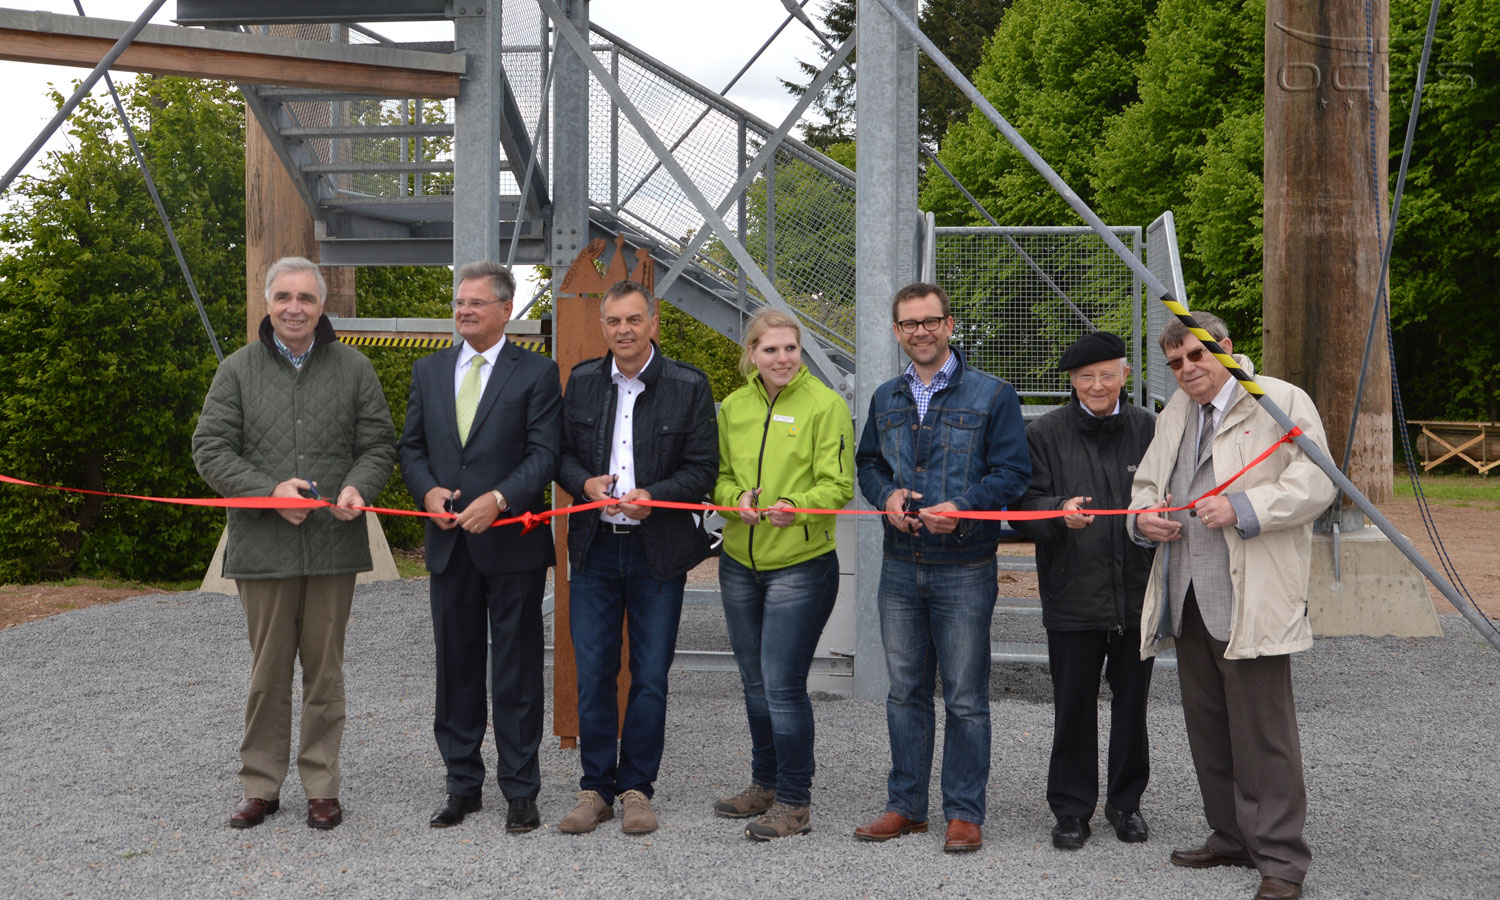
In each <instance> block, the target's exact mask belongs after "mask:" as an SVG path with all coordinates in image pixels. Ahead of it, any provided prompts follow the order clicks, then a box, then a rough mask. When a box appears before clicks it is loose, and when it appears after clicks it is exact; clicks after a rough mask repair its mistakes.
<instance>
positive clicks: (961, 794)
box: [879, 556, 997, 825]
mask: <svg viewBox="0 0 1500 900" xmlns="http://www.w3.org/2000/svg"><path fill="white" fill-rule="evenodd" d="M996 594H997V587H996V569H995V558H994V557H993V556H991V557H990V558H989V559H984V560H980V561H978V562H973V563H960V564H949V565H933V564H928V563H917V562H911V561H908V560H900V559H892V558H890V557H886V558H885V560H884V562H882V563H881V566H880V597H879V605H880V637H881V639H882V641H884V643H885V664H886V668H887V670H888V671H889V673H890V678H891V692H890V695H889V696H887V697H886V701H885V718H886V727H887V728H888V729H889V730H890V739H891V775H890V779H889V782H888V786H887V791H888V794H889V799H888V800H887V802H886V806H885V808H886V811H888V812H894V813H899V814H900V815H902V816H905V817H906V818H908V819H913V820H916V821H919V822H924V821H926V820H927V787H928V782H929V781H930V780H931V775H932V750H933V740H934V733H935V731H936V729H937V713H936V710H935V709H934V706H933V700H932V695H933V687H934V676H935V675H936V674H937V673H938V672H941V673H942V676H943V704H944V707H945V709H946V710H947V715H946V716H945V718H944V723H943V817H944V818H946V819H962V820H964V821H965V822H973V823H974V824H976V825H982V824H984V800H985V797H984V794H985V788H986V786H987V785H988V783H989V779H990V617H991V615H992V614H993V613H994V611H995V596H996Z"/></svg>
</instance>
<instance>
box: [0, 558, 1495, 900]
mask: <svg viewBox="0 0 1500 900" xmlns="http://www.w3.org/2000/svg"><path fill="white" fill-rule="evenodd" d="M1443 620H1444V621H1443V625H1444V629H1445V631H1446V636H1445V637H1444V638H1441V639H1424V640H1405V639H1394V638H1384V639H1369V638H1336V639H1327V640H1322V641H1320V642H1319V643H1318V645H1317V647H1316V648H1315V649H1314V650H1312V651H1310V652H1308V653H1305V654H1301V655H1299V656H1298V657H1297V658H1296V663H1295V672H1296V680H1297V689H1298V693H1299V712H1300V715H1301V719H1302V733H1303V742H1304V753H1305V757H1306V765H1307V776H1308V784H1309V789H1310V792H1311V798H1310V799H1311V804H1310V805H1311V812H1310V816H1309V820H1308V838H1309V840H1310V842H1311V843H1312V846H1313V851H1314V854H1315V858H1314V862H1313V869H1312V872H1311V873H1310V876H1309V880H1308V884H1307V886H1306V891H1305V896H1306V897H1309V898H1313V900H1322V898H1389V897H1421V898H1429V897H1431V898H1449V897H1455V898H1456V897H1465V898H1467V897H1473V898H1494V897H1500V860H1497V854H1500V809H1497V807H1500V766H1497V765H1496V763H1495V761H1494V757H1493V753H1492V750H1493V747H1494V739H1495V737H1496V735H1500V704H1497V700H1500V691H1497V688H1496V680H1497V671H1500V666H1497V662H1500V660H1497V659H1496V656H1495V654H1494V652H1493V651H1492V650H1491V649H1490V648H1489V647H1488V645H1486V644H1484V643H1483V642H1482V641H1481V640H1479V639H1478V637H1477V636H1475V635H1474V633H1473V632H1472V631H1471V630H1470V628H1469V626H1468V625H1467V624H1466V623H1464V622H1463V621H1462V620H1461V619H1459V618H1458V617H1456V616H1444V617H1443ZM243 627H244V626H243V618H242V615H241V613H240V611H239V607H238V604H237V603H236V602H235V601H234V600H233V599H231V598H225V597H222V596H218V595H205V594H198V593H183V594H171V595H156V596H150V597H142V598H139V599H135V600H127V601H124V602H121V603H118V604H115V605H112V606H102V607H95V608H91V609H83V610H78V611H75V612H70V613H65V614H62V615H58V616H53V617H51V618H48V619H45V620H42V621H38V622H34V623H29V624H25V625H21V626H17V627H15V628H10V629H7V630H5V631H3V632H0V683H3V684H4V685H5V691H4V693H3V699H0V808H3V809H4V811H5V814H4V816H3V817H0V895H3V896H15V897H56V896H64V895H68V896H81V897H119V896H137V897H158V896H159V897H189V896H190V897H220V896H257V897H258V896H276V897H282V896H284V897H294V896H295V897H306V896H312V895H317V894H324V895H342V896H357V897H403V898H404V897H410V896H413V895H426V896H457V897H471V896H472V897H489V896H506V897H610V898H614V897H725V898H728V897H746V896H786V897H831V898H840V900H846V898H861V897H871V898H885V897H899V896H918V897H929V896H931V897H998V898H1009V897H1018V898H1048V897H1058V898H1068V900H1087V898H1096V897H1097V898H1105V897H1108V898H1137V897H1138V898H1158V897H1194V898H1205V900H1212V898H1238V900H1246V898H1249V897H1251V896H1252V895H1253V893H1254V886H1255V876H1254V874H1253V873H1251V872H1247V871H1245V870H1242V869H1234V870H1214V871H1207V872H1198V871H1189V870H1185V869H1178V868H1175V867H1173V866H1171V865H1169V864H1168V862H1167V852H1168V850H1169V849H1170V848H1172V847H1177V846H1186V845H1190V844H1195V843H1197V842H1199V841H1200V840H1201V838H1202V837H1203V835H1204V828H1205V826H1204V823H1203V818H1202V812H1201V807H1200V805H1199V802H1198V799H1197V796H1198V795H1197V788H1196V784H1195V782H1194V779H1193V774H1192V769H1191V764H1190V761H1189V758H1188V752H1187V746H1186V741H1185V738H1184V736H1183V728H1182V716H1181V712H1180V707H1179V704H1178V690H1177V684H1176V674H1175V672H1173V671H1170V670H1163V671H1161V672H1159V673H1158V676H1157V679H1156V685H1155V687H1154V690H1153V698H1152V701H1151V708H1150V729H1151V735H1152V739H1153V743H1154V751H1155V752H1154V757H1155V762H1156V770H1155V773H1154V775H1155V777H1154V778H1153V780H1152V784H1151V787H1150V789H1149V790H1148V792H1147V794H1146V798H1145V802H1144V804H1143V812H1144V814H1145V816H1146V818H1147V820H1148V821H1149V823H1150V825H1151V829H1152V831H1151V841H1150V842H1149V843H1147V844H1144V845H1125V844H1121V843H1119V842H1118V841H1116V840H1115V839H1114V836H1113V834H1111V833H1110V832H1109V830H1108V827H1107V826H1106V825H1105V824H1104V822H1103V817H1102V815H1100V816H1097V817H1096V819H1095V821H1094V828H1095V833H1094V837H1093V839H1092V840H1091V841H1090V842H1089V844H1088V846H1087V847H1086V848H1085V849H1083V850H1082V851H1080V852H1077V853H1069V854H1064V853H1061V852H1058V851H1056V850H1054V849H1053V848H1052V846H1051V844H1050V841H1049V838H1048V829H1049V827H1050V825H1051V817H1050V816H1049V815H1048V812H1047V807H1046V802H1045V798H1044V782H1045V773H1046V759H1047V750H1048V744H1049V742H1050V735H1051V724H1050V723H1051V709H1050V703H1049V698H1050V688H1049V686H1048V683H1047V676H1046V673H1045V671H1043V670H1042V669H1041V668H1040V667H1035V666H1031V667H1027V666H997V667H996V669H995V672H994V678H993V681H992V694H993V697H994V707H993V722H994V744H993V772H992V777H991V779H990V786H989V809H990V814H989V816H990V817H989V822H988V823H987V825H986V827H985V839H986V844H985V847H984V849H983V850H982V851H980V852H978V853H975V854H970V855H966V856H959V857H952V856H945V855H944V854H943V853H942V852H941V834H940V832H941V829H936V830H935V831H934V833H931V834H926V835H913V836H909V837H906V838H903V839H901V840H898V841H894V842H891V843H888V844H880V845H876V844H863V843H859V842H856V841H855V840H853V839H852V838H851V837H850V830H851V829H852V828H853V827H854V826H856V825H858V824H860V823H861V822H863V821H865V820H866V819H867V818H869V817H871V816H873V815H874V814H876V813H878V812H879V811H880V810H881V808H882V806H883V801H884V797H885V793H884V786H885V771H886V766H887V764H888V762H889V756H888V752H887V746H886V736H885V735H886V733H885V724H884V709H883V704H882V703H880V702H878V701H865V700H848V699H840V698H838V697H835V696H819V697H817V698H815V714H816V716H817V723H818V762H819V775H818V779H817V782H816V784H815V786H814V802H815V804H816V805H815V806H814V812H813V815H814V818H813V822H814V826H815V829H816V830H815V831H814V832H813V834H811V835H809V836H806V837H801V838H794V839H790V840H786V841H782V842H778V843H773V844H768V845H760V844H752V843H750V842H749V841H746V840H745V839H744V838H743V837H742V836H741V829H742V825H741V824H736V823H734V822H730V821H726V820H722V819H716V818H714V817H713V816H712V814H711V813H710V812H709V804H710V802H711V801H712V800H713V799H714V798H716V797H718V796H720V795H724V794H728V793H732V792H734V791H736V790H738V789H739V788H740V787H742V786H743V784H744V783H745V782H746V780H747V778H748V771H749V763H748V745H747V737H746V728H745V724H744V718H743V707H742V703H741V698H740V695H739V686H738V679H737V678H736V677H735V676H733V675H725V674H704V673H682V674H678V675H675V676H674V679H673V683H672V698H671V702H670V704H669V721H668V738H667V752H666V758H665V760H664V763H663V766H662V777H661V780H660V782H659V785H658V789H657V801H656V805H657V809H658V811H659V814H660V816H661V819H662V823H663V824H662V828H661V830H660V831H658V832H657V833H656V834H654V835H651V836H649V837H645V838H631V837H627V836H625V835H622V834H621V833H620V832H619V830H618V827H617V826H616V824H615V823H614V822H612V823H608V824H607V825H606V826H604V827H603V828H601V830H600V831H599V832H597V833H595V834H592V835H587V836H577V837H573V836H567V835H563V834H560V833H558V832H557V831H556V830H555V828H553V827H551V826H553V825H555V823H556V821H557V819H558V818H560V817H561V816H562V815H563V813H564V812H566V811H567V810H568V809H569V808H570V807H571V805H572V790H573V786H574V784H575V783H576V778H577V775H578V771H577V759H576V755H575V754H574V753H573V752H571V751H562V750H558V749H557V742H556V740H555V739H553V738H550V737H549V738H547V739H546V740H544V742H543V752H542V778H543V786H542V794H541V797H540V798H539V799H540V804H541V808H542V814H543V818H544V820H546V821H547V822H548V823H549V824H548V827H544V828H543V829H541V830H539V831H536V832H533V833H532V834H529V835H522V836H509V835H506V834H505V832H504V829H503V827H502V825H503V811H504V804H503V803H501V802H500V798H499V796H498V793H497V792H493V793H492V794H491V796H490V798H489V799H490V804H489V805H488V806H487V807H486V808H485V810H484V811H483V812H481V813H478V814H476V815H474V816H472V817H470V819H469V820H468V821H467V822H465V823H464V825H462V826H460V827H458V828H454V829H449V830H442V831H440V830H434V829H431V828H429V827H428V826H427V817H428V815H429V814H430V813H431V811H432V810H433V808H435V806H436V805H437V803H438V802H439V801H440V799H441V796H440V795H441V792H442V784H443V775H442V766H441V763H440V761H439V759H438V754H437V751H436V749H435V747H434V746H433V741H432V736H431V716H432V696H431V693H432V679H433V674H432V637H431V626H430V623H429V620H428V614H427V584H426V582H425V580H413V581H407V582H392V583H385V584H379V585H371V586H365V587H361V588H360V589H359V591H358V593H357V595H356V599H355V612H354V618H353V620H352V622H351V624H350V632H349V650H348V665H347V676H348V683H349V722H348V729H347V732H346V736H345V741H344V751H343V769H344V774H345V779H344V794H343V800H344V803H345V807H346V820H345V823H344V824H343V826H341V827H340V828H338V829H336V830H334V831H332V832H326V833H325V832H318V831H313V830H311V829H309V828H307V827H306V826H305V825H304V824H303V822H302V816H303V812H304V810H305V805H304V803H303V797H302V792H301V788H300V786H299V785H298V784H297V779H296V775H295V774H293V775H292V777H291V778H290V779H289V781H288V784H287V786H286V789H285V792H284V794H283V801H284V803H283V810H282V812H281V813H279V814H278V815H276V816H273V817H272V818H270V819H269V820H268V821H267V823H266V824H265V825H262V826H261V827H259V828H256V829H252V830H249V831H233V830H231V829H230V828H229V827H228V826H227V824H226V819H227V817H228V814H229V812H230V810H231V808H232V807H233V805H234V802H235V800H236V799H237V797H238V795H239V788H238V783H237V782H236V780H235V778H234V772H235V769H236V767H237V758H236V755H237V747H238V742H239V734H240V727H241V723H242V716H243V703H244V688H245V682H246V678H247V669H248V664H249V650H248V647H247V645H246V642H245V639H244V633H243ZM1027 629H1031V632H1030V633H1029V634H1016V633H1011V632H1013V631H1017V630H1019V631H1026V630H1027ZM996 631H997V637H1001V638H1004V639H1006V640H1033V639H1035V638H1036V636H1037V635H1039V629H1037V624H1036V623H1035V621H1034V620H1033V621H1031V622H1025V621H1022V620H1020V619H1019V618H1018V617H1007V618H1006V620H1005V621H1004V622H1001V623H1000V624H997V626H996ZM723 645H724V639H723V622H722V615H721V614H719V613H718V612H717V611H716V610H714V609H713V608H712V607H694V608H690V609H688V610H687V612H686V613H685V615H684V626H683V638H682V642H681V646H683V647H693V648H695V649H722V648H723ZM549 701H550V697H549ZM488 756H489V759H491V760H493V751H492V749H491V750H490V751H489V753H488ZM934 794H936V787H934ZM934 802H935V803H936V798H934ZM616 821H618V820H616Z"/></svg>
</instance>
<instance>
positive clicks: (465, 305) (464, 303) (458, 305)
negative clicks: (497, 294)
mask: <svg viewBox="0 0 1500 900" xmlns="http://www.w3.org/2000/svg"><path fill="white" fill-rule="evenodd" d="M499 302H500V301H499V300H454V301H453V308H454V309H481V308H483V307H486V306H493V305H495V304H496V303H499Z"/></svg>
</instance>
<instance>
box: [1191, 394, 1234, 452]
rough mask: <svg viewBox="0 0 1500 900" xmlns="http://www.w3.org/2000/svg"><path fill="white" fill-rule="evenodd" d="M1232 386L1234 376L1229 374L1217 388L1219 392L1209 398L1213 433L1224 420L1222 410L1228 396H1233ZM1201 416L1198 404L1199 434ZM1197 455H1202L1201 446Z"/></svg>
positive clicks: (1201, 421)
mask: <svg viewBox="0 0 1500 900" xmlns="http://www.w3.org/2000/svg"><path fill="white" fill-rule="evenodd" d="M1234 388H1235V380H1234V376H1232V375H1231V376H1230V378H1229V380H1228V381H1226V382H1224V386H1223V387H1221V388H1219V392H1218V393H1217V394H1215V395H1214V399H1213V400H1211V401H1209V402H1211V403H1212V404H1213V405H1214V432H1213V433H1215V434H1217V433H1218V431H1219V424H1220V423H1221V422H1223V421H1224V410H1226V409H1228V408H1229V398H1230V397H1231V396H1233V394H1234ZM1203 416H1204V412H1203V407H1201V406H1200V407H1198V433H1199V434H1202V433H1203ZM1198 455H1199V456H1202V455H1203V448H1202V447H1201V446H1200V447H1199V448H1198Z"/></svg>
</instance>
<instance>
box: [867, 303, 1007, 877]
mask: <svg viewBox="0 0 1500 900" xmlns="http://www.w3.org/2000/svg"><path fill="white" fill-rule="evenodd" d="M891 321H892V325H891V331H892V332H893V333H894V334H895V336H896V342H897V343H899V344H900V345H901V349H902V350H903V351H905V353H906V355H907V357H909V358H910V359H911V364H910V365H908V366H907V367H906V371H905V373H903V374H901V375H898V376H897V377H895V378H892V379H891V380H890V381H887V382H886V383H885V384H882V385H881V386H880V387H878V388H876V390H875V393H874V394H873V395H872V396H871V397H870V412H869V416H868V417H867V418H866V420H865V427H864V433H863V434H862V435H861V437H860V439H859V450H858V451H857V453H856V454H855V468H856V470H857V473H858V477H859V489H860V492H861V493H863V494H864V496H865V499H866V500H868V501H869V502H870V504H871V505H872V506H874V507H875V508H876V509H881V510H884V511H885V516H884V520H885V521H884V529H885V544H884V548H883V549H884V558H883V560H882V562H881V567H880V594H879V600H878V603H879V607H880V637H881V640H882V642H883V643H884V645H885V662H886V669H887V671H888V672H889V674H890V680H891V689H890V694H889V695H888V696H887V698H886V701H885V714H886V725H887V727H888V728H889V730H890V741H891V773H890V779H889V783H888V785H887V799H886V805H885V812H884V814H882V815H880V816H878V817H877V818H876V819H874V820H873V821H871V822H869V823H867V824H865V825H862V826H860V827H859V828H857V829H855V831H854V836H855V837H856V838H859V839H860V840H865V841H885V840H890V839H891V838H894V837H899V836H901V835H903V834H910V833H914V832H923V831H926V830H927V794H928V783H929V782H930V781H931V778H932V754H933V744H934V737H935V735H934V732H935V731H936V727H937V722H936V712H935V710H934V709H933V703H932V694H933V690H934V688H935V683H936V676H937V675H938V673H941V674H942V676H943V705H944V708H945V710H946V712H947V715H946V716H945V717H944V719H943V781H942V785H943V816H944V818H946V819H947V820H948V831H947V834H946V836H945V838H944V841H943V849H944V850H945V851H947V852H962V851H972V850H978V849H979V848H980V847H981V846H982V845H983V838H982V835H981V831H980V828H981V826H982V825H983V824H984V813H985V789H986V787H987V785H988V783H989V776H990V618H991V616H992V615H993V613H994V611H995V596H996V593H997V590H996V588H997V581H996V567H995V549H996V545H997V544H998V542H999V538H1000V523H998V522H983V521H978V520H973V519H963V520H961V519H955V518H951V517H949V516H945V515H942V513H944V512H955V511H962V510H971V509H999V508H1001V507H1003V506H1005V505H1007V504H1010V503H1014V502H1015V501H1016V500H1018V499H1020V497H1021V494H1022V492H1023V491H1025V490H1026V485H1027V484H1029V483H1030V481H1031V462H1030V459H1029V457H1028V453H1027V450H1026V430H1025V425H1024V424H1023V423H1022V420H1021V405H1020V401H1019V399H1018V398H1017V397H1016V390H1015V388H1013V387H1011V386H1010V384H1008V383H1007V382H1005V381H1002V380H1000V379H999V378H995V377H994V376H992V375H987V374H985V373H984V372H980V371H978V370H977V369H973V368H970V367H969V365H968V364H967V361H966V360H965V359H964V357H963V354H961V353H959V352H958V351H957V350H956V349H953V348H951V347H949V346H948V339H949V338H950V337H952V335H953V316H952V315H950V314H949V310H948V295H947V294H946V293H945V292H944V291H943V289H942V288H940V287H938V286H937V285H935V284H922V283H917V284H910V285H907V286H906V287H904V288H902V289H901V290H899V291H897V292H896V297H895V300H894V301H893V302H892V304H891Z"/></svg>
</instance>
